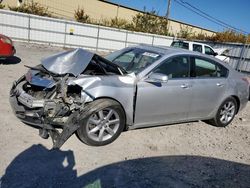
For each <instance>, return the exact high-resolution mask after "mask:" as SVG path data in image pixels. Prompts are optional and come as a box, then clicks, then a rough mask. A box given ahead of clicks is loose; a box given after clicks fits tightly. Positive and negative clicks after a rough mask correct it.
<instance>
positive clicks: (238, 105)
mask: <svg viewBox="0 0 250 188" xmlns="http://www.w3.org/2000/svg"><path fill="white" fill-rule="evenodd" d="M231 97H232V98H234V99H235V101H236V102H237V109H236V114H237V113H238V112H239V109H240V99H239V97H238V96H236V95H231Z"/></svg>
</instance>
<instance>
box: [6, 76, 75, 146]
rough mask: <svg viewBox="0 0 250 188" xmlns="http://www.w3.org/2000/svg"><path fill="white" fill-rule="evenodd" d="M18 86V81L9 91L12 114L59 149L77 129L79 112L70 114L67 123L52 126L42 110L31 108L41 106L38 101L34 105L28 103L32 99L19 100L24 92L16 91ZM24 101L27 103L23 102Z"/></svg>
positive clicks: (40, 108) (30, 102)
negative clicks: (49, 138) (49, 139)
mask: <svg viewBox="0 0 250 188" xmlns="http://www.w3.org/2000/svg"><path fill="white" fill-rule="evenodd" d="M20 80H21V79H20ZM19 85H20V81H17V82H14V84H13V86H12V88H11V91H10V98H9V101H10V105H11V107H12V110H13V112H14V114H15V115H16V117H17V118H18V119H20V120H21V121H22V122H24V123H25V124H27V125H30V126H31V127H34V128H38V129H39V135H40V136H41V137H42V138H48V137H49V136H50V137H51V138H52V142H53V148H60V147H61V146H62V145H63V144H64V143H65V141H66V140H67V139H68V138H69V137H70V136H71V135H72V134H73V133H74V132H75V131H76V130H77V129H78V128H79V123H78V118H79V112H77V111H76V112H74V113H72V114H71V115H70V116H69V117H68V120H67V122H65V123H64V124H54V123H53V122H52V121H51V120H49V118H48V117H46V115H45V113H44V108H42V107H36V106H35V107H32V105H33V104H35V105H37V106H39V105H40V106H41V105H42V104H41V103H39V100H34V101H35V102H34V103H33V102H32V101H29V100H30V99H32V97H30V98H25V97H24V98H22V99H21V100H20V96H21V93H20V92H24V91H20V90H19V89H18V87H19ZM23 94H25V95H26V97H27V96H28V94H26V93H23ZM25 95H24V96H25ZM26 99H27V101H25V100H26ZM26 102H27V104H26ZM24 104H26V105H24ZM30 107H32V108H30ZM58 128H60V129H62V131H60V132H59V131H58Z"/></svg>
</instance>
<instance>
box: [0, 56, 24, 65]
mask: <svg viewBox="0 0 250 188" xmlns="http://www.w3.org/2000/svg"><path fill="white" fill-rule="evenodd" d="M21 61H22V60H21V59H20V58H19V57H17V56H11V57H6V58H0V64H3V65H13V64H18V63H20V62H21Z"/></svg>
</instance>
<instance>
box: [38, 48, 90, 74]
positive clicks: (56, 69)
mask: <svg viewBox="0 0 250 188" xmlns="http://www.w3.org/2000/svg"><path fill="white" fill-rule="evenodd" d="M93 56H94V54H93V53H91V52H89V51H87V50H83V49H81V48H77V49H75V50H71V51H65V52H62V53H58V54H56V55H52V56H50V57H47V58H45V59H42V60H41V63H42V65H43V66H44V67H45V68H46V69H47V70H48V71H50V72H52V73H55V74H59V75H62V74H67V73H71V74H73V75H74V76H78V75H79V74H81V73H82V72H83V71H84V70H85V69H86V67H87V66H88V64H89V62H90V61H91V59H92V58H93Z"/></svg>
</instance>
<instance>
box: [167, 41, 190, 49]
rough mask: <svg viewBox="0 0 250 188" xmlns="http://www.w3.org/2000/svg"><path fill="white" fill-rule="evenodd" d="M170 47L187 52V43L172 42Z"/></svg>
mask: <svg viewBox="0 0 250 188" xmlns="http://www.w3.org/2000/svg"><path fill="white" fill-rule="evenodd" d="M171 46H172V47H176V48H183V49H186V50H188V43H186V42H182V41H174V42H172V44H171Z"/></svg>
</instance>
